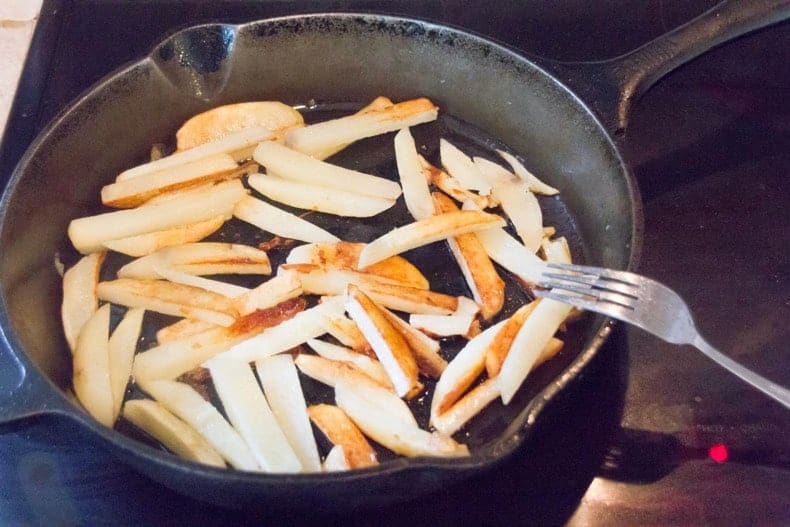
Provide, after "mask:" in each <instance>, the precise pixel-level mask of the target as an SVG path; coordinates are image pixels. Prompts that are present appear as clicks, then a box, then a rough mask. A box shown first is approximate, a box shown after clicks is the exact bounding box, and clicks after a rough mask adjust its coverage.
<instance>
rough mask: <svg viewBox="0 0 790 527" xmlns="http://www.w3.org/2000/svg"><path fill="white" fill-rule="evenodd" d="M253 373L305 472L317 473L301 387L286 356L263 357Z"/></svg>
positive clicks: (312, 440)
mask: <svg viewBox="0 0 790 527" xmlns="http://www.w3.org/2000/svg"><path fill="white" fill-rule="evenodd" d="M255 371H256V372H257V374H258V379H259V380H260V381H261V386H262V387H263V392H264V394H265V396H266V400H267V401H268V402H269V406H270V407H271V409H272V413H273V414H274V417H275V418H276V419H277V423H278V424H279V425H280V429H281V430H282V431H283V433H284V434H285V437H286V438H287V439H288V442H289V443H290V445H291V447H293V450H294V452H295V453H296V457H297V458H299V462H300V463H301V464H302V469H303V471H305V472H320V471H321V459H320V457H319V456H318V446H316V443H315V437H314V436H313V430H312V428H311V427H310V418H309V417H308V415H307V403H305V399H304V393H303V392H302V386H301V384H300V383H299V376H298V374H297V372H296V367H295V366H294V361H293V358H291V356H290V355H287V354H282V355H275V356H273V357H267V358H265V359H263V360H259V361H257V362H256V363H255Z"/></svg>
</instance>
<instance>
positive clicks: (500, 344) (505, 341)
mask: <svg viewBox="0 0 790 527" xmlns="http://www.w3.org/2000/svg"><path fill="white" fill-rule="evenodd" d="M539 303H540V300H533V301H532V302H530V303H529V304H525V305H523V306H521V307H520V308H518V309H517V310H516V312H515V313H513V314H512V315H511V316H510V318H508V319H507V322H506V323H505V325H504V326H502V329H501V330H500V331H499V332H498V333H497V335H496V337H494V340H493V341H492V342H491V344H489V345H488V349H487V350H486V373H488V376H489V377H496V376H497V375H499V370H500V369H501V368H502V363H503V362H504V361H505V357H507V354H508V352H509V351H510V347H511V346H512V345H513V339H515V338H516V335H517V334H518V331H519V329H521V326H522V325H524V321H526V320H527V317H528V316H529V315H530V314H531V313H532V312H533V311H534V310H535V308H536V307H538V304H539Z"/></svg>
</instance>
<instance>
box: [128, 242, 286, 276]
mask: <svg viewBox="0 0 790 527" xmlns="http://www.w3.org/2000/svg"><path fill="white" fill-rule="evenodd" d="M156 265H160V266H166V267H169V268H172V269H174V270H176V271H179V272H182V273H187V274H192V275H206V274H270V273H271V272H272V266H271V263H270V262H269V257H268V255H267V254H266V252H264V251H261V250H260V249H258V248H257V247H251V246H249V245H241V244H237V243H219V242H199V243H183V244H179V245H174V246H170V247H165V248H162V249H160V250H158V251H156V252H154V253H152V254H149V255H147V256H143V257H142V258H138V259H136V260H133V261H131V262H129V263H128V264H126V265H124V266H123V267H121V268H120V269H119V270H118V278H151V279H154V278H161V276H160V275H159V273H157V272H156V269H155V268H154V267H155V266H156Z"/></svg>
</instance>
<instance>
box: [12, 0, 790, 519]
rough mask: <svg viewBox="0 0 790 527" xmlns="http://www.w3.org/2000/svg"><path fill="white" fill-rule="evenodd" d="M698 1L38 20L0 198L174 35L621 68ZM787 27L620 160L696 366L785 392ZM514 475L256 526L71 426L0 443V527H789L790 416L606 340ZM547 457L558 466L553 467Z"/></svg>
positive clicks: (105, 10)
mask: <svg viewBox="0 0 790 527" xmlns="http://www.w3.org/2000/svg"><path fill="white" fill-rule="evenodd" d="M713 3H714V2H713V1H703V0H695V1H687V2H665V1H663V0H649V1H646V2H641V3H634V2H626V1H625V0H601V1H598V2H581V1H577V0H563V1H560V2H539V1H528V2H525V1H517V0H508V1H499V2H495V3H492V2H486V1H462V0H455V1H454V0H437V1H417V0H397V1H388V2H387V1H372V0H371V1H302V2H288V1H275V0H271V1H259V2H241V1H234V2H231V1H181V2H176V1H158V2H151V1H137V2H106V1H86V0H74V1H66V0H63V1H45V3H44V6H43V9H42V14H41V19H40V22H39V26H38V28H37V31H36V35H35V36H34V40H33V45H32V48H31V52H30V55H29V57H28V62H27V65H26V68H25V72H24V74H23V78H22V81H21V84H20V87H19V90H18V94H17V97H16V101H15V106H14V108H13V109H12V113H11V116H10V118H9V123H8V128H7V132H6V134H5V136H4V138H3V143H2V150H0V178H3V181H5V180H6V179H7V177H8V175H9V174H10V171H11V170H12V168H13V166H14V164H15V163H16V161H17V160H18V159H19V157H20V156H21V154H22V152H23V151H24V149H25V148H26V147H27V145H28V144H29V143H30V141H31V140H32V138H33V137H34V135H35V133H37V131H39V130H40V129H41V128H42V127H43V126H44V125H45V124H46V123H47V122H48V121H49V120H50V119H51V118H52V117H53V116H54V115H55V114H56V113H57V112H58V111H59V110H60V109H61V108H63V106H65V105H66V104H68V103H69V102H70V101H71V100H72V99H73V98H75V97H76V96H77V95H78V94H79V93H80V92H82V91H83V90H85V89H86V88H87V87H89V86H90V85H91V84H92V83H93V82H95V81H96V80H98V79H99V78H101V77H102V76H104V75H106V74H107V73H109V72H111V71H113V70H114V69H115V68H117V67H118V66H120V65H121V64H123V63H126V62H128V61H131V60H134V59H136V58H137V57H139V56H141V55H144V54H145V53H147V51H148V49H149V48H150V46H151V45H152V44H153V43H155V42H156V41H158V40H160V39H161V38H162V37H163V36H164V35H166V34H169V33H171V32H172V31H174V30H176V29H178V28H181V27H185V26H188V25H193V24H196V23H201V22H207V21H223V22H243V21H248V20H254V19H259V18H266V17H271V16H279V15H283V14H291V13H297V12H309V11H376V12H386V13H390V14H405V15H412V16H417V17H421V18H428V19H431V20H435V21H439V22H447V23H451V24H454V25H457V26H461V27H464V28H466V29H469V30H472V31H474V32H477V33H480V34H483V35H486V36H489V37H492V38H494V39H496V40H499V41H502V42H505V43H507V44H509V45H511V46H513V47H515V48H518V49H521V50H523V51H525V52H529V53H531V54H535V55H540V56H546V57H551V58H554V59H562V60H595V59H601V58H606V57H610V56H614V55H617V54H619V53H622V52H625V51H628V50H630V49H633V48H635V47H637V46H638V45H640V44H641V43H644V42H646V41H648V40H650V39H652V38H653V37H656V36H658V35H660V34H662V33H664V32H666V31H667V30H669V29H671V28H673V27H675V26H677V25H679V24H681V23H683V22H684V21H686V20H689V19H690V18H693V17H694V16H695V15H697V14H699V13H701V12H702V11H704V10H705V9H706V8H708V7H710V6H711V5H712V4H713ZM788 42H790V24H788V23H784V24H781V25H778V26H774V27H772V28H768V29H766V30H763V31H760V32H758V33H755V34H753V35H749V36H746V37H743V38H741V39H738V40H737V41H735V42H732V43H730V44H726V45H724V46H721V47H719V48H718V49H715V50H713V51H711V52H710V53H708V54H706V55H704V56H703V57H701V58H699V59H697V60H695V61H694V62H692V63H690V64H688V65H686V66H684V67H682V68H680V69H678V70H677V71H675V72H673V73H671V74H670V75H668V76H667V77H666V78H665V79H664V80H663V81H661V82H660V83H659V84H658V85H656V86H655V87H654V88H653V89H651V90H650V92H648V93H647V95H645V96H644V97H643V98H642V100H641V101H640V102H639V103H638V104H637V107H636V109H635V111H634V114H633V118H632V121H631V125H630V128H629V130H628V133H627V136H626V138H625V148H624V149H625V154H626V157H627V159H628V161H629V163H630V164H631V166H632V167H633V172H634V174H635V175H636V177H637V179H638V181H639V184H640V186H641V189H642V193H643V198H644V201H645V225H646V229H645V240H644V253H643V257H642V263H641V266H640V270H641V271H642V272H643V273H645V274H647V275H650V276H653V277H655V278H658V279H659V280H661V281H663V282H665V283H667V284H669V285H670V286H672V287H674V288H675V289H676V290H678V291H679V292H680V293H681V294H682V295H683V296H684V297H685V298H686V299H687V300H688V301H689V303H690V305H691V307H692V310H693V311H694V313H695V316H696V319H697V321H698V322H699V325H700V327H701V329H702V331H703V333H704V334H705V335H706V336H707V337H709V340H710V341H711V343H712V344H714V345H716V346H718V347H719V348H720V349H722V350H723V351H724V352H726V353H728V354H730V355H731V356H733V357H735V358H736V359H737V360H739V361H740V362H742V363H744V364H746V365H747V366H749V367H750V368H752V369H754V370H756V371H757V372H759V373H761V374H763V375H765V376H767V377H769V378H771V379H773V380H774V381H777V382H779V383H781V384H784V385H790V361H788V360H786V352H787V349H788V344H787V343H788V342H789V341H790V325H789V324H788V321H790V260H788V254H790V214H788V212H787V210H788V206H790V183H789V180H788V177H787V174H788V173H789V172H790V107H789V106H788V104H787V98H786V95H787V92H788V86H790V69H789V68H787V60H788V56H787V50H788ZM545 416H546V419H545V420H544V422H543V423H542V424H541V426H540V427H539V428H538V429H537V430H536V432H535V434H534V436H533V437H532V438H530V440H529V443H528V444H527V448H528V449H529V450H528V451H529V452H530V455H529V456H528V458H527V459H524V460H523V461H521V462H514V463H511V464H510V465H508V466H505V467H501V468H499V469H498V470H497V471H496V472H494V473H488V474H484V475H481V476H479V477H476V478H475V479H473V480H471V481H467V482H465V483H462V484H460V485H458V486H455V487H451V488H448V489H446V490H445V491H443V492H441V493H438V494H435V495H431V496H427V497H425V498H421V499H419V500H415V501H411V502H407V503H404V504H399V505H397V506H393V507H389V508H385V509H379V510H376V511H370V510H358V511H348V512H347V513H346V514H344V515H337V514H328V513H324V512H323V511H320V510H293V511H290V512H289V513H287V514H285V515H283V514H282V513H278V515H277V516H269V517H263V518H254V517H250V516H248V515H246V514H245V513H243V512H233V511H225V510H221V509H216V508H214V507H212V506H210V505H206V504H203V503H199V502H195V501H193V500H191V499H189V498H186V497H183V496H181V495H178V494H176V493H174V492H173V491H170V490H168V489H166V488H164V487H162V486H161V485H159V484H157V483H154V482H153V481H151V480H149V479H147V478H145V477H144V476H141V475H138V474H137V473H135V472H133V471H132V470H131V469H130V468H128V467H126V466H125V465H123V464H122V463H121V462H120V461H118V460H117V459H116V458H114V457H113V456H112V455H111V454H109V453H108V452H107V451H105V450H104V449H103V448H102V446H101V445H100V444H97V443H96V441H95V439H93V438H92V437H91V436H90V435H89V434H87V433H85V432H83V431H82V430H81V429H80V428H79V427H77V426H75V425H73V424H72V423H71V422H70V421H66V420H59V419H57V418H49V417H48V418H39V419H36V420H32V421H26V422H23V423H19V424H16V425H14V426H11V427H6V428H3V429H0V524H2V525H103V524H113V525H181V524H195V523H197V524H200V525H203V524H218V525H219V524H228V523H231V522H232V523H234V524H247V523H252V522H253V521H254V522H255V523H265V522H266V521H267V520H268V521H269V522H271V523H274V524H305V523H308V524H317V523H321V524H328V525H333V524H338V523H342V524H344V525H369V524H370V523H371V518H372V517H375V518H376V522H377V523H381V524H384V525H387V524H393V525H401V524H413V525H488V524H507V525H524V524H541V525H543V524H561V523H570V524H574V525H633V524H640V525H644V524H672V523H675V524H689V523H693V524H699V523H705V524H740V525H744V524H777V525H779V524H788V523H790V506H789V505H788V498H787V497H788V496H790V413H788V412H787V411H786V410H784V409H782V407H780V406H779V405H778V404H776V403H773V402H771V401H769V400H767V399H766V398H764V397H763V396H762V395H760V394H759V393H758V392H756V391H754V390H752V389H750V388H748V387H747V386H746V385H744V384H742V383H741V382H740V381H738V380H737V379H735V378H734V377H732V376H731V375H729V374H728V373H726V372H724V370H722V369H721V368H719V367H718V366H716V365H715V364H713V363H711V362H710V361H709V360H707V359H706V358H705V357H703V356H702V355H701V354H699V353H697V352H696V351H694V350H693V349H691V348H688V347H676V346H672V345H669V344H665V343H663V342H660V341H658V340H657V339H654V338H652V337H649V336H648V335H646V334H645V333H643V332H640V331H639V330H633V329H628V328H624V327H622V326H620V327H619V328H618V330H617V331H616V332H615V334H614V335H613V338H611V339H610V340H609V341H608V342H607V344H606V346H605V347H604V348H603V350H602V352H601V353H600V354H599V355H598V357H597V358H596V360H595V361H594V363H593V364H592V365H591V367H590V368H589V370H588V371H587V373H586V374H585V375H584V377H583V379H582V382H581V383H579V385H578V387H577V388H576V389H575V391H574V392H573V393H572V394H569V396H568V397H564V398H561V399H560V400H559V401H557V402H556V403H555V404H554V405H552V406H551V407H550V408H549V409H548V411H547V412H546V414H545ZM557 452H563V453H564V455H562V456H560V457H559V458H558V456H557V455H556V454H557Z"/></svg>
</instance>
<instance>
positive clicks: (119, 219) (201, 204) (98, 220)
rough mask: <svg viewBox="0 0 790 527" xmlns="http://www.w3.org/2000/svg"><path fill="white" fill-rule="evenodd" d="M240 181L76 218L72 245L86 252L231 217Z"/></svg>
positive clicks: (71, 232) (241, 188)
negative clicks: (158, 201)
mask: <svg viewBox="0 0 790 527" xmlns="http://www.w3.org/2000/svg"><path fill="white" fill-rule="evenodd" d="M246 192H247V191H246V190H245V189H244V186H243V185H242V184H241V181H239V180H237V179H234V180H231V181H224V182H221V183H217V184H216V185H212V186H211V187H207V188H205V189H204V190H203V191H201V192H199V193H194V194H190V195H185V196H183V197H179V198H173V199H172V200H169V201H167V202H164V203H155V204H153V205H143V206H141V207H138V208H135V209H128V210H119V211H115V212H106V213H103V214H98V215H96V216H88V217H86V218H78V219H76V220H72V221H71V223H70V224H69V229H68V233H69V238H70V239H71V242H72V244H74V247H75V248H76V249H77V250H78V251H80V252H82V253H89V252H95V251H98V250H101V249H102V248H103V246H104V244H105V243H106V242H111V241H112V240H117V239H118V238H127V237H129V236H136V235H138V234H145V233H149V232H154V231H160V230H164V229H169V228H173V227H177V226H180V225H186V224H189V223H195V222H199V221H202V220H208V219H210V218H215V217H216V216H223V217H230V215H231V214H232V212H233V208H234V206H235V205H236V203H237V202H238V201H239V200H240V199H241V198H242V197H243V196H246Z"/></svg>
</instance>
